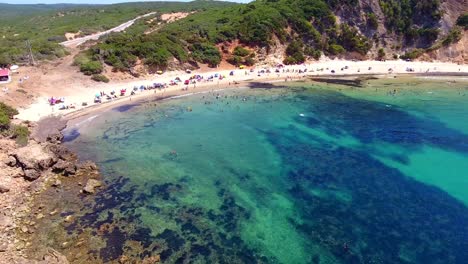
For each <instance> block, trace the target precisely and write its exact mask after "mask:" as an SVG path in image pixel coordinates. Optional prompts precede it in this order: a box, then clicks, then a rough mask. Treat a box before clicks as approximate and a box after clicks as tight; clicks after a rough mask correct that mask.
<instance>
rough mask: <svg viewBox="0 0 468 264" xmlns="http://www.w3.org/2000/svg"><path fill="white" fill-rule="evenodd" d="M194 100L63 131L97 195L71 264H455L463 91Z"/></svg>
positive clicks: (403, 83) (466, 242)
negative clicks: (98, 181) (83, 246)
mask: <svg viewBox="0 0 468 264" xmlns="http://www.w3.org/2000/svg"><path fill="white" fill-rule="evenodd" d="M193 92H194V94H192V95H190V96H184V97H177V98H170V99H164V100H156V99H154V98H147V99H145V100H143V101H141V102H134V103H131V104H126V105H121V106H117V107H114V108H112V109H109V110H107V111H105V112H103V113H99V114H96V115H95V116H92V118H89V119H88V120H85V121H83V122H81V123H80V124H79V125H78V126H71V127H69V128H67V130H66V131H65V141H66V143H65V144H66V146H68V147H69V148H70V149H72V150H73V151H75V152H77V153H78V155H79V157H80V159H82V160H93V161H95V162H96V163H97V164H98V165H99V166H100V169H101V173H102V177H103V181H104V182H105V187H104V188H102V189H101V190H100V191H99V192H98V193H97V194H96V195H95V196H94V197H93V198H92V201H88V202H87V203H86V206H85V207H84V208H82V209H81V210H80V211H79V212H74V214H75V215H76V217H75V218H74V223H73V224H72V225H68V226H67V227H66V228H67V232H68V234H70V235H74V236H78V235H79V234H81V233H85V232H86V233H88V234H91V237H92V239H90V240H89V241H87V242H86V243H89V245H90V249H89V251H87V252H85V253H84V256H81V257H80V259H81V260H83V258H84V259H86V256H88V257H90V258H89V259H91V258H92V259H93V260H94V261H95V262H96V263H97V262H103V263H118V262H119V261H120V262H119V263H126V262H125V261H141V260H143V259H145V258H146V259H148V258H151V257H153V260H155V259H156V258H157V260H159V261H160V262H161V263H285V264H294V263H298V264H299V263H421V264H427V263H440V264H449V263H460V264H461V263H467V262H466V261H467V260H468V207H467V206H468V81H467V80H462V79H457V78H441V79H429V78H424V77H412V78H383V79H377V80H374V79H363V80H360V81H357V82H349V83H347V82H346V81H345V82H340V83H334V82H332V81H330V80H315V81H302V82H288V83H274V84H260V83H252V84H250V85H249V87H245V88H235V89H225V90H222V89H221V90H212V91H208V92H203V93H197V91H196V89H195V90H193ZM80 254H83V253H80ZM71 259H73V257H72V258H71ZM122 261H123V262H122ZM72 262H73V261H72ZM75 262H76V263H84V262H83V261H82V262H79V261H75ZM85 262H86V261H85ZM91 262H93V261H91ZM129 263H131V262H129ZM148 263H149V262H148Z"/></svg>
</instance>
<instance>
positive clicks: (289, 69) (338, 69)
mask: <svg viewBox="0 0 468 264" xmlns="http://www.w3.org/2000/svg"><path fill="white" fill-rule="evenodd" d="M231 72H233V75H230V73H231ZM77 74H80V73H77ZM402 74H405V75H457V76H468V65H458V64H454V63H438V62H407V61H401V60H398V61H343V60H328V61H320V62H317V63H308V64H302V65H290V66H284V67H272V66H269V65H265V66H256V67H251V68H246V69H229V70H218V71H217V70H215V69H212V70H209V71H193V72H191V73H186V72H183V71H171V72H166V73H164V74H161V75H153V76H152V77H147V78H145V79H143V80H129V81H119V82H110V83H96V84H95V85H93V86H92V87H86V88H85V87H83V88H82V89H76V86H77V85H76V83H75V84H74V89H67V87H63V88H62V89H60V90H58V91H57V93H56V94H41V95H40V97H38V98H37V99H36V100H35V101H34V102H33V103H32V104H31V105H29V106H28V107H27V108H24V109H20V111H19V112H20V113H19V114H18V115H17V116H16V118H18V119H20V120H29V121H37V120H40V119H41V118H43V117H47V116H51V115H52V116H65V117H67V118H74V117H77V116H80V115H81V114H82V112H83V109H88V110H92V111H96V110H98V109H102V108H107V107H110V106H113V105H115V104H119V103H128V102H131V101H132V100H134V101H135V100H141V99H146V98H148V99H156V98H157V97H168V96H177V95H181V94H188V93H196V92H202V91H210V90H216V89H222V88H232V87H245V86H247V85H248V83H252V82H273V81H291V80H298V79H302V78H306V77H315V76H331V77H332V76H360V75H376V76H378V75H380V76H383V77H384V76H396V75H402ZM194 75H201V76H203V80H201V81H197V82H196V83H194V84H189V85H185V84H184V81H185V80H188V79H189V78H190V77H191V76H194ZM210 76H213V78H212V80H210V81H207V79H208V78H209V77H210ZM215 76H218V77H215ZM219 76H223V77H224V78H222V79H220V78H219ZM177 77H178V78H179V79H180V80H181V82H180V83H178V84H177V85H173V86H167V88H165V89H152V90H142V91H140V89H138V90H137V91H136V92H135V94H134V95H130V93H131V91H132V90H133V88H134V87H141V86H150V85H153V84H154V83H166V84H169V83H170V82H171V80H174V79H175V78H177ZM78 86H79V85H78ZM121 89H126V95H125V96H118V95H119V91H120V90H121ZM112 91H114V92H115V93H116V94H117V98H114V99H110V100H106V98H103V99H102V103H94V96H95V95H96V94H99V93H100V92H104V93H105V94H110V93H111V92H112ZM61 93H63V94H66V97H65V103H64V105H74V106H75V108H72V109H65V110H59V107H60V104H56V105H53V106H51V105H50V104H49V103H48V99H49V98H50V97H52V96H55V97H62V96H61ZM104 97H105V96H104ZM83 103H86V104H87V105H86V106H83ZM86 112H88V111H86Z"/></svg>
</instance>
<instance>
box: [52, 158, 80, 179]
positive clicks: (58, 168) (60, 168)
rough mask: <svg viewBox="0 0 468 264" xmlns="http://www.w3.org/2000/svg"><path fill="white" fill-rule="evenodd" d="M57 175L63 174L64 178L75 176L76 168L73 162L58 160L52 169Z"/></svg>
mask: <svg viewBox="0 0 468 264" xmlns="http://www.w3.org/2000/svg"><path fill="white" fill-rule="evenodd" d="M52 171H53V172H55V173H63V175H64V176H69V175H74V174H75V173H76V166H75V164H73V162H69V161H64V160H58V161H57V163H55V165H54V166H53V167H52Z"/></svg>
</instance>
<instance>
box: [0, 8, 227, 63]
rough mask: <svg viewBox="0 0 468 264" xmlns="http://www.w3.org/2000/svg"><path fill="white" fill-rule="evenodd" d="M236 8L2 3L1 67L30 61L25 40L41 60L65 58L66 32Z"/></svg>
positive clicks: (0, 18) (103, 28)
mask: <svg viewBox="0 0 468 264" xmlns="http://www.w3.org/2000/svg"><path fill="white" fill-rule="evenodd" d="M232 5H235V4H234V3H230V2H221V1H219V2H218V1H216V2H215V1H194V2H189V3H187V2H170V1H164V2H138V3H122V4H113V5H82V4H79V5H74V4H54V5H44V4H34V5H12V4H2V3H0V66H2V65H7V64H10V63H20V64H21V63H25V62H27V61H28V60H27V51H28V50H27V48H26V47H25V41H26V40H29V41H30V42H31V46H32V50H33V53H34V55H35V57H36V59H38V60H42V59H48V60H53V59H55V58H57V57H61V56H65V55H66V51H65V50H64V48H63V47H61V46H60V45H59V44H58V43H59V42H62V41H65V40H66V38H65V33H67V32H70V33H76V32H80V35H81V36H83V35H88V34H91V33H95V32H99V31H104V30H107V29H110V28H112V27H115V26H117V25H119V24H122V23H124V22H126V21H128V20H130V19H133V18H135V17H137V16H139V15H142V14H147V13H150V12H157V13H158V14H159V15H160V14H162V13H171V12H194V11H203V10H209V9H210V8H217V7H226V6H232Z"/></svg>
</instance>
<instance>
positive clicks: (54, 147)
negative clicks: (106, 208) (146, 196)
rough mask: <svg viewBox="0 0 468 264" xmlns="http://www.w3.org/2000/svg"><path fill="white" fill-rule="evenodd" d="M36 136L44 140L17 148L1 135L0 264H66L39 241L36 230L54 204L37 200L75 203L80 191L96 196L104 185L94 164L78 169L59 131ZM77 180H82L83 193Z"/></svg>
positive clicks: (83, 164)
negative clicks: (70, 197) (72, 199)
mask: <svg viewBox="0 0 468 264" xmlns="http://www.w3.org/2000/svg"><path fill="white" fill-rule="evenodd" d="M37 135H38V136H40V137H42V139H44V141H42V142H39V141H36V140H30V142H29V143H28V145H27V146H25V147H21V148H18V147H17V146H16V144H15V142H14V140H12V139H9V138H3V137H1V136H0V264H4V263H8V264H10V263H41V264H45V263H47V264H48V263H52V264H66V263H69V262H68V260H67V258H66V257H65V256H63V255H61V254H60V253H59V252H57V251H55V250H54V249H51V248H44V245H42V244H41V241H43V240H40V239H39V238H38V237H39V234H38V233H39V232H42V231H41V229H42V228H43V227H41V228H39V227H38V226H40V225H41V223H42V224H44V222H43V221H45V219H46V218H48V217H53V216H54V215H57V212H58V211H57V208H55V206H56V203H51V207H50V208H49V207H47V206H45V205H44V200H42V199H43V198H45V196H44V197H43V198H39V197H42V196H41V195H42V193H44V192H48V193H50V194H51V195H50V196H47V199H53V197H56V193H57V192H61V193H62V194H61V195H63V193H67V194H68V193H71V195H76V197H77V199H78V197H79V195H80V194H81V193H84V192H85V193H88V194H91V193H95V192H96V191H97V188H99V187H101V186H102V183H101V182H100V181H99V180H98V179H99V170H98V167H97V165H96V164H95V163H93V162H84V163H82V164H80V165H79V166H77V164H78V158H77V156H76V155H75V154H74V153H72V152H71V151H69V150H68V149H67V148H66V147H64V146H62V145H61V140H62V139H63V136H62V135H61V134H60V133H54V134H51V135H47V136H45V134H44V133H42V134H41V133H39V134H37ZM81 182H86V186H85V188H84V189H82V186H81ZM60 197H62V196H60ZM47 201H48V200H47ZM46 208H47V209H46ZM67 219H68V221H71V220H72V219H71V217H67V218H65V220H67ZM49 220H50V219H49ZM45 226H46V224H45ZM31 234H34V235H31ZM36 249H37V250H36ZM31 258H32V259H31Z"/></svg>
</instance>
